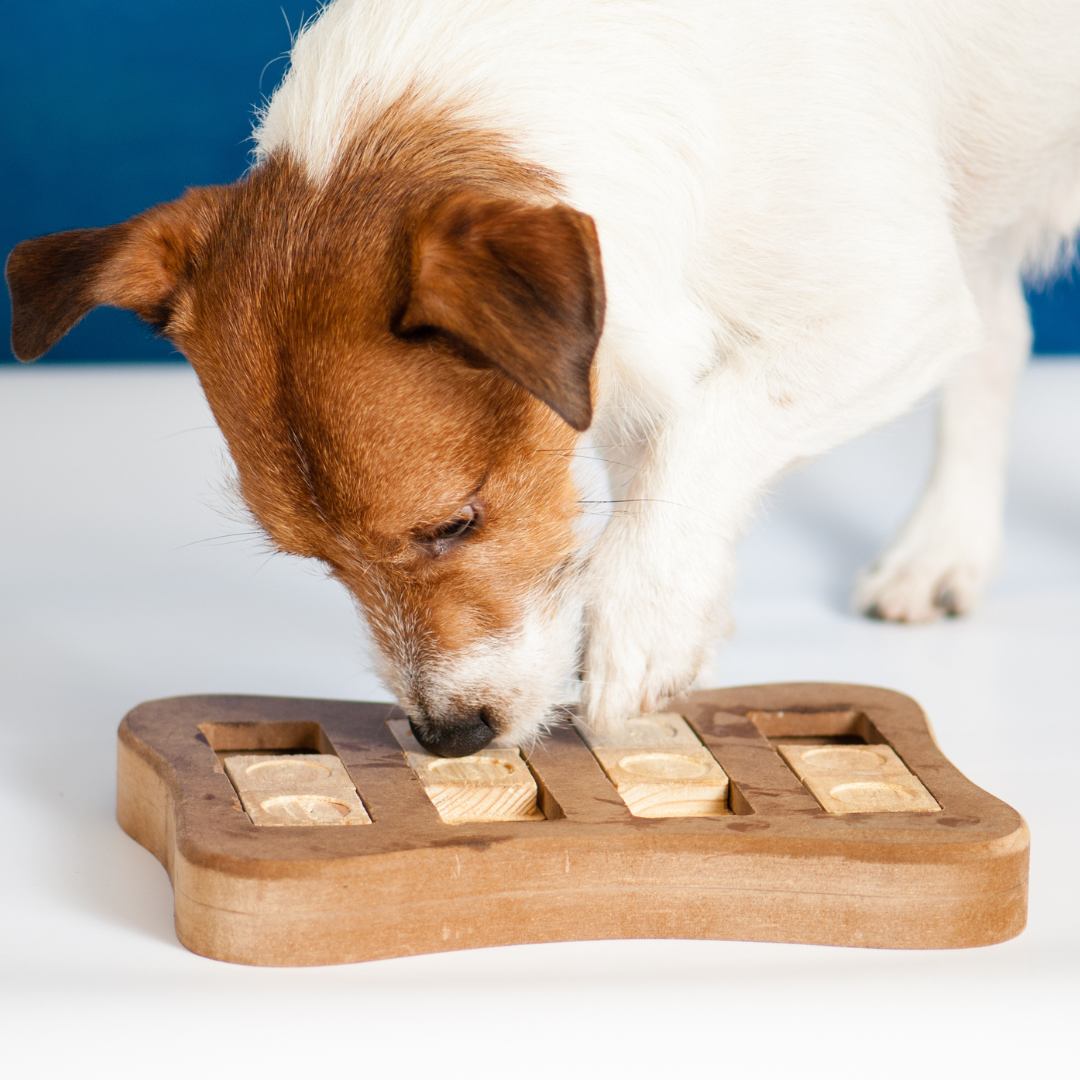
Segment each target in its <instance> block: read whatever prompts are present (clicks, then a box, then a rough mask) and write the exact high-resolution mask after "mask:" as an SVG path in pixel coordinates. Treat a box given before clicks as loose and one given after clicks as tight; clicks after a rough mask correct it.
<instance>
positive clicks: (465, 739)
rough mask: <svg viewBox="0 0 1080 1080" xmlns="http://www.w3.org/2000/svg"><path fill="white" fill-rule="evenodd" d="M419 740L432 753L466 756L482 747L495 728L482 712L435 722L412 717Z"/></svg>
mask: <svg viewBox="0 0 1080 1080" xmlns="http://www.w3.org/2000/svg"><path fill="white" fill-rule="evenodd" d="M409 727H411V728H412V733H413V734H414V735H415V736H416V741H417V742H418V743H419V744H420V745H421V746H422V747H423V748H424V749H425V750H427V751H428V752H429V753H432V754H438V755H439V756H440V757H467V756H468V755H469V754H475V753H476V751H477V750H483V749H484V747H485V746H487V744H488V743H489V742H491V740H492V739H494V738H495V732H494V731H492V730H491V728H490V727H489V726H488V723H487V721H486V720H485V719H484V717H483V715H482V714H480V713H475V714H473V715H472V716H463V717H458V718H455V719H454V720H451V721H447V722H446V723H442V724H436V723H432V722H431V721H430V720H410V721H409Z"/></svg>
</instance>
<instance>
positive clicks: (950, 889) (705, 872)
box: [117, 683, 1029, 965]
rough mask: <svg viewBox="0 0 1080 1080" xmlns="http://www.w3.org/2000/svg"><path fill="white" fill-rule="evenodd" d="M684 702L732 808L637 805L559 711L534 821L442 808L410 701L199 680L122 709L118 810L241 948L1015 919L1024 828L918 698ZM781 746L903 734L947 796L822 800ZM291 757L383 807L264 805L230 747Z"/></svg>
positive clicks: (363, 953) (903, 926)
mask: <svg viewBox="0 0 1080 1080" xmlns="http://www.w3.org/2000/svg"><path fill="white" fill-rule="evenodd" d="M671 708H672V710H673V711H675V710H677V714H678V715H679V716H681V717H683V718H685V720H686V721H687V722H688V724H689V728H690V729H691V730H692V732H693V734H694V735H695V737H696V738H697V739H699V740H700V742H701V744H703V745H704V746H705V747H707V748H708V750H709V752H710V753H711V755H712V757H713V758H715V760H716V761H717V762H718V763H719V765H720V767H722V768H723V770H724V772H725V773H726V774H727V776H728V778H729V791H730V798H729V806H730V810H731V812H730V813H729V814H725V815H720V816H716V817H677V818H642V817H635V816H634V815H632V814H631V813H630V811H629V810H628V809H627V807H626V806H625V804H624V803H623V801H622V799H621V798H620V797H619V795H618V793H617V792H616V791H615V789H614V787H613V785H612V783H611V781H610V780H609V779H608V777H607V776H606V775H605V774H604V771H603V770H602V769H601V767H600V765H599V764H598V762H597V759H596V757H594V755H593V753H592V751H591V750H590V749H589V747H588V746H587V745H586V744H585V742H584V741H583V739H582V738H581V737H580V736H579V735H578V734H577V732H576V731H575V730H574V729H573V728H572V727H571V726H570V725H569V724H566V725H560V726H558V727H556V728H555V729H554V730H553V731H552V732H551V733H550V734H549V735H548V736H547V737H546V738H545V739H544V740H543V741H542V742H541V743H539V744H537V745H536V746H535V747H534V748H532V749H530V750H529V751H527V752H526V753H524V754H523V755H522V758H523V760H524V764H525V765H526V766H527V770H528V772H529V773H530V775H531V776H532V777H533V779H534V781H535V784H536V796H537V805H538V807H539V809H540V810H541V811H542V813H543V817H542V818H533V819H528V820H513V821H472V822H464V823H459V824H447V823H446V822H445V821H444V820H443V819H442V818H441V817H440V815H439V812H438V811H437V809H436V807H435V806H434V805H433V803H432V801H431V799H430V798H429V797H428V794H427V793H426V792H425V789H424V786H423V784H422V783H421V781H420V779H419V778H418V776H417V774H416V772H414V770H413V768H412V767H411V766H410V764H409V762H408V760H407V759H406V755H405V753H403V752H402V748H401V746H400V745H399V744H398V742H397V740H396V739H395V738H394V736H393V735H392V733H391V732H390V730H389V728H388V726H387V721H388V720H394V719H403V717H402V714H401V712H400V711H399V710H397V709H396V708H395V707H394V706H391V705H386V704H378V703H364V702H347V701H320V700H304V699H288V698H265V697H240V696H236V697H231V696H207V697H186V698H173V699H168V700H164V701H154V702H148V703H146V704H144V705H140V706H139V707H138V708H136V709H134V710H132V712H131V713H129V715H128V716H127V717H126V718H125V720H124V722H123V723H122V724H121V726H120V733H119V759H118V781H117V817H118V819H119V821H120V823H121V825H122V826H123V828H124V829H125V830H126V831H127V832H128V833H129V834H130V835H131V836H133V837H134V838H135V839H136V840H138V841H139V842H140V843H141V844H143V846H145V847H147V848H148V849H149V850H150V851H152V852H153V853H154V854H155V855H156V856H157V857H158V858H159V859H160V860H161V862H162V863H163V864H164V865H165V866H166V867H167V869H168V871H169V874H170V877H171V878H172V880H173V883H174V886H175V889H174V900H175V911H176V929H177V934H178V936H179V938H180V941H181V942H183V944H184V945H186V946H187V947H188V948H190V949H192V950H193V951H195V952H198V953H201V954H203V955H205V956H212V957H215V958H217V959H221V960H230V961H234V962H239V963H247V964H267V965H300V964H332V963H346V962H350V961H355V960H364V959H375V958H379V957H389V956H406V955H412V954H416V953H423V952H437V951H443V950H448V949H462V948H477V947H483V946H490V945H502V944H513V943H526V942H541V941H571V940H587V939H600V938H629V937H682V938H702V939H704V938H720V939H733V940H747V941H785V942H806V943H818V944H833V945H861V946H871V947H879V948H958V947H967V946H973V945H985V944H990V943H992V942H995V941H1004V940H1006V939H1007V938H1010V937H1013V936H1015V935H1016V934H1018V933H1019V932H1020V930H1021V929H1022V928H1023V925H1024V921H1025V917H1026V909H1027V867H1028V846H1029V840H1028V832H1027V827H1026V826H1025V824H1024V821H1023V819H1022V818H1021V817H1020V815H1019V814H1018V813H1016V811H1015V810H1013V809H1012V808H1011V807H1009V806H1007V805H1006V804H1005V803H1003V802H1001V801H1000V800H998V799H995V798H994V797H993V796H992V795H989V794H988V793H987V792H985V791H982V790H981V789H980V788H978V787H976V786H975V785H974V784H972V783H971V782H970V781H969V780H967V779H966V778H965V777H964V776H963V775H962V774H961V773H960V772H959V771H958V770H957V769H956V768H955V766H953V765H952V764H951V763H950V762H949V761H948V760H947V759H946V758H945V757H944V755H943V754H942V753H941V751H940V749H939V748H938V747H937V745H936V743H935V742H934V740H933V737H932V736H931V733H930V731H929V728H928V726H927V723H926V718H925V717H924V715H923V713H922V710H921V709H920V708H919V706H918V705H917V704H916V703H915V702H914V701H912V700H911V699H910V698H907V697H905V696H904V695H902V694H898V693H895V692H893V691H889V690H879V689H876V688H874V687H865V686H846V685H840V684H828V683H822V684H815V683H801V684H779V685H770V686H751V687H736V688H733V689H725V690H706V691H698V692H696V693H693V694H690V695H687V696H686V697H684V698H681V699H679V700H678V701H676V702H673V703H672V705H671ZM676 726H677V725H676ZM777 745H784V746H797V747H807V746H867V747H871V748H872V747H875V746H880V747H890V748H891V749H892V750H893V751H895V754H896V757H897V758H898V759H899V760H900V761H901V762H902V763H903V765H904V766H905V767H906V768H907V769H908V771H909V772H910V774H911V775H912V776H914V777H916V778H917V779H918V780H919V782H920V783H921V784H922V786H923V787H925V789H926V790H927V792H928V793H929V794H930V796H932V798H933V799H934V800H935V802H936V804H937V806H939V807H940V809H938V810H933V811H922V812H913V811H908V810H900V811H893V812H856V813H843V814H830V813H828V812H826V811H825V810H824V809H822V807H821V806H820V805H819V804H818V802H817V801H816V800H815V798H814V797H813V796H812V795H811V794H810V792H809V791H808V790H807V789H806V788H805V787H804V786H803V784H802V783H801V782H800V781H799V779H798V777H797V776H796V775H795V773H794V772H792V770H791V768H789V767H788V765H787V764H786V763H785V761H784V759H783V758H782V757H781V755H780V753H778V751H777ZM639 749H640V747H639ZM275 754H285V755H291V754H325V755H332V756H333V757H335V758H337V759H338V760H340V762H341V764H342V766H343V767H344V769H345V771H346V772H347V773H348V775H349V777H350V778H351V779H352V781H353V782H354V783H355V787H356V790H357V791H358V793H359V795H360V798H361V799H362V801H363V804H364V806H365V807H366V809H367V811H368V812H369V815H370V817H371V819H372V821H371V824H370V825H364V826H363V827H358V828H265V827H260V826H257V825H255V824H254V823H253V822H252V821H251V819H250V818H249V816H248V814H247V813H245V812H244V810H243V808H242V806H241V803H240V801H239V799H238V798H237V794H236V791H235V790H234V788H233V785H232V784H231V783H230V781H229V779H228V777H227V776H226V774H225V771H224V766H223V765H222V758H225V757H230V756H234V755H241V756H253V755H263V756H273V755H275ZM886 756H887V755H886Z"/></svg>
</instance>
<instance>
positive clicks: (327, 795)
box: [224, 754, 371, 825]
mask: <svg viewBox="0 0 1080 1080" xmlns="http://www.w3.org/2000/svg"><path fill="white" fill-rule="evenodd" d="M224 765H225V771H226V773H228V776H229V779H230V780H231V781H232V782H233V787H235V788H236V792H237V794H238V795H239V796H240V803H241V805H242V806H243V807H244V809H245V810H246V811H247V813H248V817H250V818H251V820H252V822H253V823H254V824H255V825H370V824H371V818H370V817H369V816H368V812H367V811H366V810H365V809H364V804H363V803H362V802H361V801H360V797H359V796H358V795H357V793H356V788H355V787H354V786H353V782H352V780H351V778H350V777H349V774H348V773H347V772H346V771H345V766H344V765H342V763H341V761H340V759H338V758H337V757H335V756H334V755H333V754H272V755H271V754H237V755H236V756H234V757H227V758H225V761H224Z"/></svg>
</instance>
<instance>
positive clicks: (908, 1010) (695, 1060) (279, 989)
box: [0, 362, 1080, 1080]
mask: <svg viewBox="0 0 1080 1080" xmlns="http://www.w3.org/2000/svg"><path fill="white" fill-rule="evenodd" d="M930 430H931V425H930V418H929V414H928V412H927V411H926V410H925V409H924V410H921V411H919V412H917V413H915V414H914V415H912V416H910V417H908V418H906V419H904V420H902V421H900V422H898V423H897V424H895V425H893V426H892V427H890V428H887V429H885V430H883V431H879V432H876V433H873V434H871V435H869V436H867V437H865V438H863V439H862V440H860V441H859V442H857V443H855V444H851V445H849V446H847V447H844V448H842V449H841V450H839V451H837V452H835V453H833V454H832V455H829V456H828V457H826V458H825V459H823V460H821V461H818V462H816V463H814V464H812V465H811V466H809V467H807V468H805V469H804V470H802V471H801V472H798V473H795V474H793V475H791V476H789V477H787V478H786V479H785V480H784V481H783V482H782V483H781V484H780V485H779V486H778V488H777V490H776V492H775V493H774V494H773V495H772V496H771V498H770V500H769V504H768V506H767V507H766V509H765V512H764V513H763V514H762V515H761V516H760V517H759V519H758V521H757V524H756V525H755V526H754V528H753V530H752V531H751V533H750V535H749V536H748V537H747V539H746V540H745V542H744V544H743V547H742V557H741V561H742V569H741V576H740V580H739V586H738V591H737V597H736V603H735V609H736V616H737V619H738V623H739V629H738V633H737V636H736V637H735V639H734V641H733V642H732V643H731V644H729V645H728V646H727V647H726V648H724V649H723V650H722V652H721V656H720V661H719V672H720V679H721V682H722V683H724V684H725V685H736V684H743V683H755V682H769V681H789V680H798V679H812V680H836V681H847V682H861V683H872V684H878V685H881V686H888V687H893V688H896V689H900V690H903V691H905V692H907V693H909V694H911V695H912V696H914V697H915V698H917V699H918V700H919V701H921V702H922V704H923V705H924V707H925V708H926V709H927V711H928V713H929V715H930V717H931V719H932V721H933V723H934V726H935V728H936V731H937V734H938V738H939V740H940V742H941V745H942V747H943V749H944V751H945V753H946V754H947V755H948V756H949V757H950V758H951V760H952V761H953V762H954V763H955V764H956V765H957V766H959V768H960V769H961V770H962V771H964V772H965V773H967V775H968V776H970V777H971V778H972V779H973V780H974V781H975V782H976V783H978V784H980V785H981V786H983V787H985V788H987V789H988V790H990V791H991V792H993V793H994V794H996V795H998V796H1000V797H1001V798H1003V799H1005V800H1006V801H1007V802H1009V803H1011V804H1012V805H1013V806H1015V807H1016V808H1017V809H1018V810H1020V811H1021V812H1022V813H1023V814H1024V815H1025V817H1026V818H1027V820H1028V823H1029V824H1030V826H1031V831H1032V836H1033V841H1032V865H1031V901H1030V923H1029V926H1028V929H1027V930H1026V931H1025V932H1024V933H1023V934H1022V935H1021V936H1020V937H1019V938H1017V939H1016V940H1014V941H1011V942H1008V943H1006V944H1003V945H997V946H993V947H990V948H984V949H976V950H967V951H959V952H930V953H915V952H884V951H869V950H858V949H838V948H823V947H816V946H794V945H766V944H750V943H738V942H693V941H614V942H582V943H572V944H558V945H530V946H515V947H508V948H498V949H486V950H479V951H475V952H465V953H446V954H442V955H438V956H420V957H412V958H408V959H402V960H386V961H378V962H374V963H367V964H354V965H346V966H341V967H327V968H308V969H296V970H289V969H256V968H244V967H238V966H233V965H229V964H223V963H219V962H216V961H213V960H206V959H203V958H202V957H198V956H194V955H192V954H191V953H189V952H187V951H186V950H185V949H183V948H182V947H181V946H180V945H179V944H177V941H176V937H175V935H174V933H173V928H172V894H171V890H170V887H169V882H168V879H167V877H166V875H165V871H164V870H163V869H162V868H161V867H160V866H159V864H158V863H157V862H156V861H155V859H154V858H153V857H152V856H151V855H150V854H149V853H148V852H146V851H144V850H143V849H142V848H141V847H139V846H138V845H137V844H136V843H135V842H134V841H132V840H130V839H129V838H128V837H127V836H125V835H124V834H123V833H122V832H121V831H120V829H119V827H118V826H117V825H116V823H115V820H114V818H113V808H114V780H115V778H114V746H115V732H116V725H117V723H118V722H119V720H120V718H121V717H122V716H123V714H124V713H125V712H126V711H127V709H129V708H130V707H131V706H132V705H134V704H136V703H137V702H139V701H142V700H145V699H148V698H156V697H165V696H169V695H172V694H186V693H203V692H230V691H231V692H240V693H259V694H287V695H298V696H315V697H350V698H361V699H362V698H367V699H375V700H378V699H385V698H386V694H385V692H384V691H383V690H382V689H381V688H380V686H379V685H378V683H377V682H376V680H375V679H374V677H373V675H372V674H371V670H370V666H369V664H368V662H367V660H366V659H365V651H364V650H365V646H364V638H363V635H362V633H361V631H360V630H359V628H358V624H357V622H356V619H355V616H354V614H353V611H352V608H351V605H350V604H349V602H348V600H347V599H346V597H345V595H344V593H343V592H342V591H341V589H340V588H339V587H338V586H337V585H335V584H334V583H332V582H329V581H326V580H325V579H323V578H322V577H321V576H320V574H319V573H318V571H317V570H316V569H315V568H314V567H311V566H305V565H303V564H301V563H298V562H295V561H291V560H289V559H286V558H283V557H275V558H271V559H267V558H266V556H265V554H263V553H260V548H259V545H258V543H257V541H255V540H253V539H252V538H251V537H249V536H243V535H241V534H243V532H244V530H245V528H246V526H244V525H243V524H238V523H236V522H234V521H230V520H228V519H226V518H223V517H222V516H221V515H220V513H218V512H217V511H216V510H215V509H214V508H213V507H214V505H215V504H216V505H221V504H223V503H226V502H227V499H226V498H225V497H224V496H223V495H222V494H221V493H220V488H221V484H222V481H221V479H220V477H221V473H222V468H221V465H222V457H223V454H222V444H221V440H220V438H219V436H218V434H217V432H216V430H215V429H214V428H213V426H212V423H211V420H210V416H209V413H208V410H207V408H206V406H205V404H204V402H203V400H202V397H201V395H200V392H199V389H198V386H197V384H196V381H195V378H194V376H193V374H192V372H191V371H190V370H189V369H187V368H186V367H184V366H181V365H167V366H151V365H147V366H140V365H130V366H119V365H118V366H107V365H103V366H62V365H57V366H40V367H38V368H32V367H31V368H17V367H3V368H0V720H2V723H3V732H4V735H3V740H4V741H3V747H4V752H3V755H2V757H0V770H2V772H0V776H2V779H0V821H2V822H3V836H4V840H3V847H2V850H3V855H4V858H3V866H4V869H3V877H2V882H3V887H2V889H0V905H2V908H0V995H2V1002H0V1028H2V1030H3V1034H2V1035H0V1062H4V1061H6V1062H8V1065H7V1066H6V1067H5V1073H4V1075H5V1076H10V1077H13V1078H14V1077H19V1078H21V1077H35V1078H36V1077H76V1078H80V1077H99V1076H101V1077H120V1078H126V1077H141V1076H143V1075H146V1076H153V1077H174V1076H175V1077H181V1076H182V1077H189V1076H196V1075H199V1073H200V1071H205V1072H206V1073H207V1074H209V1073H210V1072H213V1073H214V1074H215V1075H222V1076H226V1075H232V1076H244V1077H248V1076H250V1077H253V1078H259V1080H261V1078H264V1077H266V1078H270V1077H285V1076H294V1075H295V1076H302V1077H304V1080H315V1078H320V1080H321V1078H322V1077H326V1078H327V1080H331V1077H332V1078H333V1080H337V1078H338V1077H346V1076H348V1077H352V1076H356V1077H366V1076H378V1077H383V1076H398V1075H401V1076H408V1075H413V1074H421V1073H422V1074H425V1075H430V1076H432V1077H437V1078H440V1080H441V1078H442V1077H458V1076H462V1077H466V1076H467V1077H487V1076H494V1075H500V1076H503V1075H510V1076H513V1077H514V1078H515V1080H516V1078H517V1077H533V1076H536V1077H541V1076H542V1077H552V1078H555V1077H562V1076H571V1077H576V1076H590V1075H600V1074H601V1073H603V1074H607V1073H609V1072H610V1073H612V1074H614V1075H618V1076H619V1077H620V1078H621V1077H626V1076H631V1077H636V1076H650V1077H654V1076H663V1077H684V1076H685V1077H695V1078H696V1077H698V1076H702V1077H704V1076H709V1077H713V1076H725V1077H726V1076H743V1075H746V1076H750V1075H753V1076H755V1077H765V1078H768V1077H773V1076H780V1075H786V1074H789V1073H792V1074H797V1075H799V1076H802V1077H829V1078H836V1080H839V1078H844V1077H847V1076H850V1075H856V1074H857V1075H859V1076H873V1077H888V1078H892V1077H904V1078H905V1080H910V1078H915V1077H969V1076H970V1077H974V1076H980V1077H988V1076H989V1077H998V1076H1000V1077H1006V1076H1008V1077H1013V1076H1017V1075H1027V1074H1032V1073H1033V1074H1034V1075H1037V1076H1040V1077H1043V1076H1045V1077H1065V1076H1080V1061H1078V1058H1077V1055H1076V1053H1075V1051H1074V1049H1073V1046H1074V1043H1075V1039H1076V1037H1075V1034H1074V1032H1075V1029H1074V1028H1073V1027H1072V1025H1073V1024H1080V1021H1078V1019H1077V1005H1078V1004H1080V993H1078V990H1080V979H1078V970H1080V933H1078V928H1077V927H1078V918H1077V914H1078V910H1077V907H1078V905H1077V893H1078V888H1080V860H1078V854H1080V844H1078V842H1077V828H1076V822H1077V817H1078V815H1077V812H1076V806H1077V803H1078V787H1080V784H1078V779H1080V772H1078V768H1077V763H1078V762H1080V736H1078V726H1080V725H1078V723H1077V720H1078V714H1080V706H1078V695H1077V688H1076V687H1077V676H1078V673H1080V663H1078V659H1080V364H1074V363H1061V362H1045V363H1040V364H1038V365H1036V366H1035V367H1033V368H1032V369H1031V370H1030V371H1029V372H1028V374H1027V376H1026V378H1025V381H1024V383H1023V386H1022V392H1021V396H1020V405H1019V413H1018V419H1017V424H1016V436H1015V451H1014V455H1013V464H1012V477H1013V486H1012V491H1011V496H1010V502H1009V518H1008V534H1009V544H1008V551H1007V555H1006V559H1005V564H1004V568H1003V571H1002V574H1001V576H1000V578H999V579H998V581H997V583H996V585H995V586H994V588H993V589H992V591H991V593H990V595H989V597H988V599H987V600H986V602H985V604H984V605H983V607H982V608H981V610H980V611H979V612H978V613H977V614H976V615H974V616H973V617H971V618H968V619H965V620H950V621H947V622H942V623H939V624H935V625H932V626H926V627H905V626H887V625H882V624H877V623H872V622H868V621H866V620H863V619H860V618H857V617H855V616H854V615H852V614H850V613H849V611H848V607H847V604H848V590H849V587H850V582H851V579H852V576H853V574H854V573H855V571H856V570H857V568H858V567H859V566H860V565H862V564H865V563H867V562H868V561H870V560H871V559H872V558H873V557H874V555H875V553H876V551H877V550H878V548H879V547H880V545H881V544H883V543H884V541H885V540H886V539H887V537H888V535H889V534H890V532H891V531H892V530H893V529H894V528H895V527H896V526H897V524H898V523H899V522H900V521H901V520H902V518H903V516H904V515H905V513H906V512H907V511H908V509H909V508H910V506H911V504H912V501H913V499H914V496H915V494H916V492H917V490H918V487H919V485H920V483H921V481H922V477H923V476H924V474H925V471H926V468H927V463H928V460H929V443H930ZM234 534H236V535H234Z"/></svg>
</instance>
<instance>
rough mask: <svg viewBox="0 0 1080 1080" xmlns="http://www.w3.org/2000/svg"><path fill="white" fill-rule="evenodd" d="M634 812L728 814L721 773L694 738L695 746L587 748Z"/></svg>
mask: <svg viewBox="0 0 1080 1080" xmlns="http://www.w3.org/2000/svg"><path fill="white" fill-rule="evenodd" d="M593 754H594V756H595V757H596V760H597V761H599V762H600V765H601V767H602V768H603V770H604V772H605V773H607V777H608V779H609V780H610V781H611V783H612V784H613V785H614V787H615V790H616V791H617V792H618V793H619V796H620V797H621V798H622V801H623V802H624V803H626V808H627V809H628V810H629V811H630V813H631V814H633V815H634V817H648V818H675V817H713V816H715V815H717V814H728V813H730V810H729V808H728V778H727V773H725V772H724V770H723V769H721V768H720V766H719V765H717V763H716V759H715V758H714V757H713V756H712V754H710V753H709V751H708V750H706V749H705V747H704V746H702V745H701V744H700V743H698V748H697V749H696V750H695V749H694V748H693V747H691V746H680V747H678V748H676V749H674V750H667V749H659V748H654V747H640V746H635V747H630V748H629V749H623V750H614V749H611V750H609V749H596V750H593Z"/></svg>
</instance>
